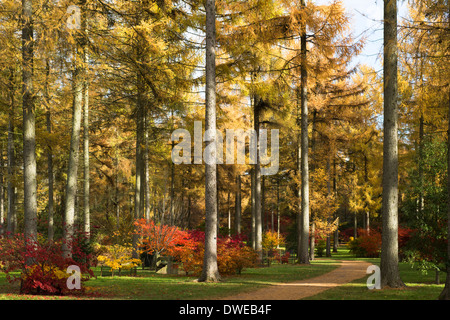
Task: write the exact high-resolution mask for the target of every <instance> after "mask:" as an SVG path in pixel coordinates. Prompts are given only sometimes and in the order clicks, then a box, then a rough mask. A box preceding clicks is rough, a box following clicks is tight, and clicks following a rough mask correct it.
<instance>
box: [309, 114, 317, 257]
mask: <svg viewBox="0 0 450 320" xmlns="http://www.w3.org/2000/svg"><path fill="white" fill-rule="evenodd" d="M312 113H313V118H312V137H311V154H312V156H311V158H312V159H311V171H312V172H313V173H314V171H315V169H316V168H315V167H316V119H317V110H313V112H312ZM311 183H312V184H313V185H314V179H311ZM310 214H311V239H310V241H309V259H310V260H314V254H315V252H314V251H315V246H316V222H315V217H314V216H315V213H314V211H312V210H311V213H310Z"/></svg>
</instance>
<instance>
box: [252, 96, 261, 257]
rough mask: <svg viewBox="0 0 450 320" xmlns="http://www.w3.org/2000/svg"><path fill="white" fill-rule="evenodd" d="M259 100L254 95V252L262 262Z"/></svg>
mask: <svg viewBox="0 0 450 320" xmlns="http://www.w3.org/2000/svg"><path fill="white" fill-rule="evenodd" d="M260 111H261V107H260V98H259V97H258V96H257V95H255V102H254V129H255V132H256V141H257V147H256V164H255V165H254V169H255V250H256V253H257V254H258V258H259V261H260V262H262V257H263V256H262V254H263V252H262V197H261V193H262V188H261V182H262V181H261V161H260V156H259V152H260V150H259V120H260V119H259V118H260Z"/></svg>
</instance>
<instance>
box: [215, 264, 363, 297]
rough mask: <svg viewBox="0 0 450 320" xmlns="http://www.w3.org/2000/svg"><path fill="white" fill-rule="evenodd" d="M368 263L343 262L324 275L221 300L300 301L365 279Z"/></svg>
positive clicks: (279, 284)
mask: <svg viewBox="0 0 450 320" xmlns="http://www.w3.org/2000/svg"><path fill="white" fill-rule="evenodd" d="M370 265H371V263H368V262H366V261H357V260H354V261H342V262H341V265H340V267H339V268H337V269H335V270H333V271H330V272H328V273H325V274H323V275H320V276H317V277H314V278H310V279H305V280H300V281H295V282H288V283H277V284H274V285H271V286H268V287H264V288H261V289H258V290H256V291H250V292H245V293H240V294H236V295H232V296H227V297H224V298H221V300H299V299H303V298H306V297H310V296H314V295H316V294H318V293H321V292H323V291H325V290H328V289H331V288H335V287H337V286H340V285H343V284H347V283H349V282H351V281H353V280H357V279H361V278H363V277H365V276H366V275H367V274H366V270H367V268H368V267H369V266H370Z"/></svg>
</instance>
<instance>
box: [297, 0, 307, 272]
mask: <svg viewBox="0 0 450 320" xmlns="http://www.w3.org/2000/svg"><path fill="white" fill-rule="evenodd" d="M301 5H302V7H303V8H305V7H306V1H305V0H302V1H301ZM301 28H302V30H301V39H300V42H301V70H300V72H301V83H300V106H301V155H302V158H301V180H302V188H301V196H302V203H301V212H302V216H301V232H300V239H299V243H300V250H299V256H298V262H299V263H306V264H309V254H308V247H309V243H308V242H309V165H308V142H309V141H308V104H307V93H308V88H307V83H308V82H307V77H308V71H307V67H306V61H307V60H306V24H305V23H304V24H303V25H302V27H301Z"/></svg>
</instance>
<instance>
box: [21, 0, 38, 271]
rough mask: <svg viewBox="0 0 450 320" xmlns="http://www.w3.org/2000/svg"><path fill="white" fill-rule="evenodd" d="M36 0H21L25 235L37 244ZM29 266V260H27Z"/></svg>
mask: <svg viewBox="0 0 450 320" xmlns="http://www.w3.org/2000/svg"><path fill="white" fill-rule="evenodd" d="M33 48H34V39H33V1H32V0H22V95H23V100H22V104H23V161H24V174H23V176H24V236H25V239H26V241H31V242H35V241H37V183H36V175H37V173H36V171H37V169H36V133H35V126H36V120H35V119H36V110H35V105H34V91H33V54H34V51H33V50H34V49H33ZM27 263H30V261H27Z"/></svg>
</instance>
